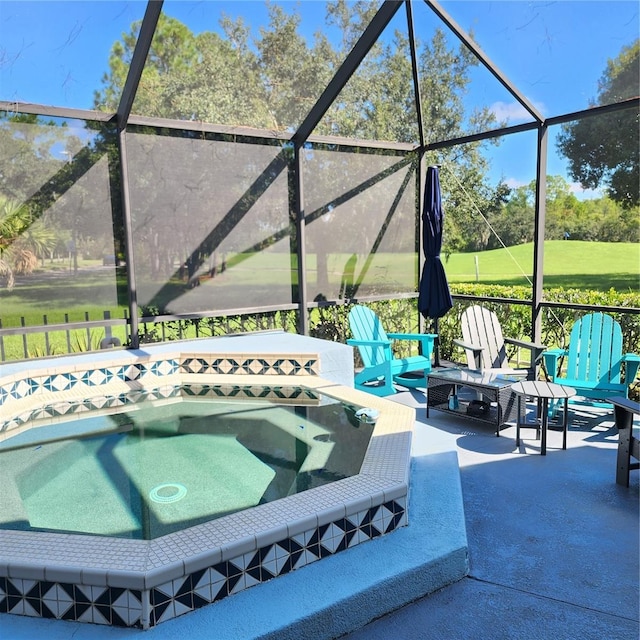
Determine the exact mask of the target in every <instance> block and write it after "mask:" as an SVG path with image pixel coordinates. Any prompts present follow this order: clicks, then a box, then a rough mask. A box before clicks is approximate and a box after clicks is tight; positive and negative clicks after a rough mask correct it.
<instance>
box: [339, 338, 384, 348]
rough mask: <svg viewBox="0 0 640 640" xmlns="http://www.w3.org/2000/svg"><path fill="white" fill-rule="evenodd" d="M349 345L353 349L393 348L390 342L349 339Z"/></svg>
mask: <svg viewBox="0 0 640 640" xmlns="http://www.w3.org/2000/svg"><path fill="white" fill-rule="evenodd" d="M347 344H348V345H349V346H351V347H391V342H389V340H356V339H355V338H349V339H348V340H347Z"/></svg>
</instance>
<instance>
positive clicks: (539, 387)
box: [511, 380, 576, 456]
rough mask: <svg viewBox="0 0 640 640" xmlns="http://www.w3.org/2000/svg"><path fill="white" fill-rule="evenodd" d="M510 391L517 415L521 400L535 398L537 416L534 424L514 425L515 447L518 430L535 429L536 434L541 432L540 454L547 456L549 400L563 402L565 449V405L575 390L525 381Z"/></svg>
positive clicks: (517, 439) (564, 441)
mask: <svg viewBox="0 0 640 640" xmlns="http://www.w3.org/2000/svg"><path fill="white" fill-rule="evenodd" d="M511 389H512V390H513V392H514V393H515V394H517V396H518V414H519V415H522V414H521V409H520V401H521V399H522V398H524V399H525V402H526V399H527V397H531V398H537V400H538V407H537V416H536V422H535V423H531V424H530V423H528V422H521V421H520V420H518V421H517V423H516V447H517V446H519V445H520V429H521V428H525V429H536V436H537V432H538V431H541V432H542V437H541V442H540V454H541V455H543V456H545V455H547V427H548V423H549V400H564V412H563V417H562V448H563V449H566V448H567V428H568V409H567V403H568V402H569V398H571V397H573V396H575V395H576V390H575V389H574V388H573V387H565V386H564V385H561V384H554V383H552V382H543V381H540V380H537V381H531V380H525V381H523V382H517V383H516V384H514V385H513V386H512V387H511ZM538 420H540V422H539V423H538Z"/></svg>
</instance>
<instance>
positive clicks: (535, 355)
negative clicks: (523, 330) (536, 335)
mask: <svg viewBox="0 0 640 640" xmlns="http://www.w3.org/2000/svg"><path fill="white" fill-rule="evenodd" d="M504 341H505V342H506V343H507V344H512V345H513V346H514V347H520V348H522V349H528V350H529V351H531V359H532V364H533V362H537V361H538V360H540V357H541V356H542V352H543V351H544V350H545V349H546V348H547V347H546V346H545V345H543V344H536V343H535V342H527V341H526V340H516V339H515V338H505V339H504Z"/></svg>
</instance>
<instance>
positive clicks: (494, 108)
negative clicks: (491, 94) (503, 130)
mask: <svg viewBox="0 0 640 640" xmlns="http://www.w3.org/2000/svg"><path fill="white" fill-rule="evenodd" d="M534 106H535V107H536V109H538V111H540V112H542V113H544V105H539V104H536V105H534ZM489 111H491V113H492V114H493V115H494V116H495V117H496V118H497V119H498V121H503V120H506V121H507V122H509V123H510V124H513V123H514V122H524V121H527V120H531V119H532V116H531V114H530V113H529V112H528V111H527V110H526V109H525V108H524V107H523V106H522V105H521V104H520V103H519V102H494V103H493V104H492V105H491V106H490V107H489Z"/></svg>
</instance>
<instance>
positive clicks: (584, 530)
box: [345, 392, 640, 640]
mask: <svg viewBox="0 0 640 640" xmlns="http://www.w3.org/2000/svg"><path fill="white" fill-rule="evenodd" d="M396 399H397V400H398V401H399V402H402V403H407V404H410V405H412V406H415V407H416V410H417V418H418V422H419V423H420V426H419V427H418V428H417V431H418V433H423V434H425V435H427V434H429V432H431V431H435V430H437V431H440V432H444V433H448V434H450V435H451V437H452V438H454V439H455V442H456V449H457V453H458V458H459V464H460V478H461V483H462V493H463V501H464V513H465V522H466V527H467V538H468V545H469V555H470V572H469V575H468V576H467V577H466V578H463V579H462V580H461V581H459V582H457V583H456V584H454V585H451V586H449V587H446V588H445V589H442V590H441V591H439V592H437V593H435V594H432V595H430V596H428V597H426V598H422V599H420V600H418V601H417V602H415V603H413V604H411V605H408V606H406V607H404V608H403V609H401V610H400V611H397V612H395V613H393V614H390V615H388V616H385V617H383V618H381V619H379V620H377V621H375V622H373V623H371V624H369V625H367V626H366V627H364V628H363V629H361V630H359V631H357V632H355V633H352V634H349V635H348V636H345V637H346V638H348V639H349V640H365V639H366V640H382V639H387V638H402V639H403V640H418V639H420V640H424V639H427V638H433V639H437V638H446V639H447V640H456V639H458V638H460V639H462V638H492V639H494V640H498V639H507V638H509V639H515V638H522V639H526V640H531V639H533V638H558V639H561V638H562V639H566V640H569V639H571V640H573V639H577V638H580V639H582V640H589V639H593V640H602V639H603V638H607V639H608V640H623V639H625V640H627V639H629V638H636V637H638V634H639V629H640V626H639V619H640V616H639V605H638V603H639V601H640V600H639V593H638V578H639V575H640V570H639V563H638V555H639V554H638V548H639V540H640V537H639V518H638V506H639V504H640V503H639V500H638V495H639V479H640V475H639V474H638V472H637V471H632V472H631V475H630V487H629V488H628V489H627V488H625V487H622V486H619V485H617V484H616V483H615V474H616V450H617V441H618V435H617V429H616V427H615V426H614V423H613V414H612V412H611V411H607V410H606V409H602V408H594V407H590V406H584V405H575V404H570V405H569V416H570V420H571V424H570V428H569V433H568V441H567V450H566V451H563V450H562V449H561V442H562V441H561V438H562V434H561V432H560V431H553V430H551V431H550V432H549V441H548V450H547V455H546V456H541V455H539V451H540V449H539V447H540V441H535V440H533V438H534V433H535V432H534V431H529V430H527V431H523V434H524V441H523V443H521V446H520V448H519V450H517V449H516V447H515V427H509V428H508V429H504V430H503V431H501V432H500V437H499V438H496V437H495V434H494V433H493V432H492V429H491V427H490V426H482V425H481V426H478V423H475V422H472V421H461V420H455V419H454V418H452V417H450V416H448V415H445V414H442V413H439V412H437V411H432V412H431V414H430V418H429V421H428V424H426V419H425V416H424V413H425V412H424V398H423V395H422V394H421V393H416V392H411V393H409V392H406V393H401V394H398V395H397V397H396ZM635 424H636V426H637V422H636V423H635ZM427 437H428V436H427Z"/></svg>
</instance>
